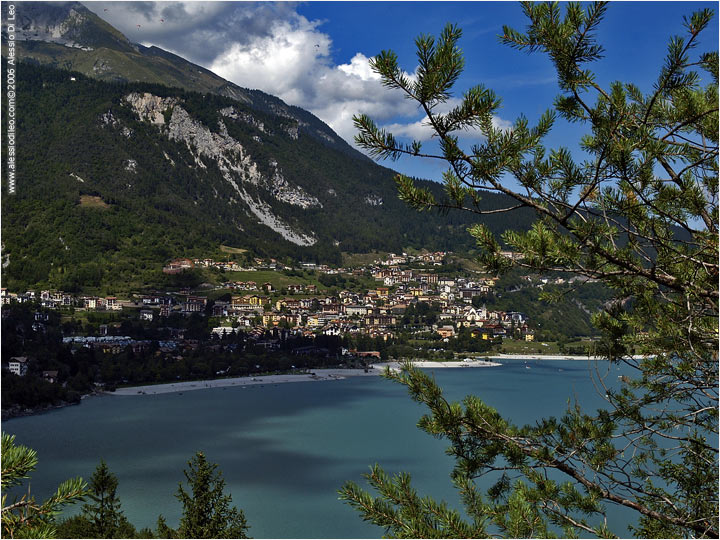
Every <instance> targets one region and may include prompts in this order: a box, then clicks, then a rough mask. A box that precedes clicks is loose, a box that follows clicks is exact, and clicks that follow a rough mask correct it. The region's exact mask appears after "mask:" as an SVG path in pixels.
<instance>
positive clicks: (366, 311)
mask: <svg viewBox="0 0 720 540" xmlns="http://www.w3.org/2000/svg"><path fill="white" fill-rule="evenodd" d="M446 255H447V254H446V253H444V252H437V253H429V254H423V255H416V256H413V255H408V254H406V253H403V254H401V255H396V254H389V255H388V257H387V258H385V259H382V260H376V261H374V263H372V264H370V265H368V266H365V267H359V268H330V267H328V266H326V265H316V264H309V263H306V264H303V267H304V268H305V269H308V270H314V271H316V272H317V273H319V274H325V275H336V274H348V275H363V274H365V275H367V274H369V275H371V276H372V277H373V278H374V280H375V282H376V283H377V286H376V287H374V288H371V289H368V290H366V291H364V292H356V291H350V290H340V291H338V293H337V294H336V295H328V294H323V293H324V292H326V291H322V290H320V289H319V288H318V287H317V286H316V285H311V284H302V283H297V284H289V285H287V286H286V287H283V288H282V289H281V290H277V289H276V288H275V287H273V285H272V284H271V283H269V282H264V283H258V282H256V281H252V280H248V281H226V282H223V283H222V284H220V285H218V286H217V287H216V289H224V290H227V291H230V293H231V296H230V298H229V299H228V300H215V301H209V300H208V296H207V290H206V291H204V294H200V293H198V292H197V291H191V290H189V289H185V290H180V291H177V292H170V291H157V292H154V293H152V294H144V295H138V296H133V297H130V298H118V297H115V296H106V297H100V296H76V295H73V294H70V293H65V292H63V291H49V290H43V291H39V292H36V291H26V292H24V293H13V292H8V291H7V290H6V289H2V296H1V298H2V304H3V305H7V304H10V303H12V302H19V303H22V302H31V301H36V302H38V303H39V305H40V306H41V307H44V308H49V309H62V308H73V310H74V311H78V310H80V311H82V310H86V311H127V312H129V313H132V312H134V313H135V314H136V317H137V318H138V319H139V320H143V321H152V320H155V319H157V318H163V317H168V316H170V315H171V314H174V313H180V314H183V315H190V314H193V313H198V314H201V315H207V316H208V317H212V318H213V320H218V319H219V320H220V322H221V323H222V324H221V325H218V326H216V327H213V328H212V329H211V335H213V336H217V337H221V336H222V335H223V334H230V333H236V332H237V331H239V330H240V329H243V330H246V331H247V330H251V329H255V328H258V327H260V328H264V329H272V328H274V327H281V328H283V329H286V330H289V331H291V332H294V333H302V334H304V335H316V334H324V335H333V336H342V335H345V334H357V333H362V334H367V335H368V336H370V337H373V338H375V337H381V338H383V339H384V340H387V339H388V338H392V337H395V336H396V334H397V332H398V330H399V328H400V327H401V326H402V317H403V315H404V314H405V313H406V311H407V309H408V307H409V306H415V305H417V304H418V303H421V302H424V303H427V304H429V305H432V306H435V307H436V309H437V310H438V313H437V317H436V322H434V323H433V324H431V325H427V326H425V327H421V328H414V329H413V330H414V331H415V332H437V334H439V335H440V336H441V337H442V338H443V339H445V340H446V341H447V340H449V339H450V338H452V337H454V336H455V335H456V333H457V332H458V331H459V330H460V329H461V328H463V327H464V328H470V329H471V330H472V333H473V337H478V338H480V339H484V340H497V339H498V338H499V339H502V338H504V337H507V336H509V335H511V334H512V337H517V338H523V339H526V340H528V341H531V340H532V339H533V335H534V331H533V330H532V329H531V327H530V326H529V325H528V322H529V321H528V320H527V317H526V316H525V315H523V314H522V313H519V312H515V311H510V312H503V311H489V310H487V309H486V308H485V307H484V306H474V305H473V299H475V298H482V297H483V296H486V295H488V294H490V293H491V292H492V290H493V287H494V285H495V281H496V280H495V279H494V278H489V277H488V278H470V277H464V276H456V277H446V276H441V275H439V274H438V273H435V272H434V271H433V268H436V267H439V266H441V265H442V261H443V259H444V258H445V257H446ZM412 263H420V264H424V265H425V266H426V268H425V269H423V270H417V269H411V268H406V266H407V265H408V264H412ZM195 267H200V268H202V267H205V268H208V267H215V268H219V269H222V270H227V271H257V270H268V269H269V270H273V271H280V270H283V269H288V270H289V268H287V267H283V266H282V265H280V264H279V263H277V262H276V261H274V260H269V261H263V260H262V259H256V260H255V265H253V266H251V267H249V268H243V267H241V266H240V265H238V264H237V263H235V262H219V261H214V260H212V259H176V260H173V261H171V262H170V263H168V264H167V265H166V266H165V267H164V268H163V272H165V273H179V272H182V271H184V270H187V269H190V268H195ZM475 304H477V302H475ZM36 327H37V328H38V329H39V328H42V321H38V322H37V325H36ZM101 333H102V334H103V335H105V336H112V329H111V328H109V327H108V326H107V325H104V326H102V327H101ZM66 339H68V340H76V339H79V338H77V337H74V336H67V337H66ZM110 341H112V340H111V339H107V338H106V339H104V340H102V341H100V343H108V342H110Z"/></svg>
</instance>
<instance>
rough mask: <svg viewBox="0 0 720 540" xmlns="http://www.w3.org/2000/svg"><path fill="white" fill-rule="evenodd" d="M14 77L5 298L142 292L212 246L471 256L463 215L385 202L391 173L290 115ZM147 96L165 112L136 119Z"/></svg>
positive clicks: (55, 75) (129, 88)
mask: <svg viewBox="0 0 720 540" xmlns="http://www.w3.org/2000/svg"><path fill="white" fill-rule="evenodd" d="M17 73H18V91H17V95H18V102H17V107H18V111H19V114H18V125H17V130H18V138H17V152H18V156H17V158H18V173H17V189H16V193H15V194H14V195H8V194H7V191H5V196H4V197H3V201H2V211H3V214H2V215H3V217H2V228H3V230H2V232H3V243H4V250H3V257H4V259H3V260H4V263H5V264H4V269H3V274H4V275H3V278H4V280H3V282H4V284H5V285H6V286H8V287H10V288H11V289H21V288H24V287H36V286H37V287H39V286H48V287H57V288H59V289H62V290H69V291H72V290H78V289H79V288H83V287H100V286H104V287H106V286H107V285H108V284H113V283H119V282H122V283H129V282H137V283H151V282H152V281H153V280H154V279H156V278H157V276H158V275H159V271H160V268H161V266H162V264H163V263H165V262H167V260H168V259H171V258H174V257H179V256H203V255H207V253H208V252H211V251H213V250H216V249H217V247H218V246H219V245H220V244H225V245H231V246H236V247H240V248H245V249H249V250H250V251H251V252H252V253H255V254H258V255H265V256H275V257H290V258H293V259H298V260H317V261H324V262H334V263H339V262H340V253H341V251H344V252H365V251H368V250H371V249H379V250H386V251H399V250H401V249H403V248H404V247H408V246H412V247H424V248H430V249H449V250H463V249H468V248H470V247H471V246H472V239H471V238H470V236H469V235H468V234H467V232H466V228H467V226H468V225H469V223H470V220H469V218H468V217H466V216H463V215H458V214H453V215H447V216H444V215H441V214H439V213H426V214H417V213H416V212H414V211H412V210H411V209H409V208H407V207H406V206H405V204H404V203H403V202H402V201H400V200H399V199H398V198H397V194H396V187H395V184H394V182H393V180H392V177H393V171H391V170H389V169H386V168H383V167H380V166H378V165H376V164H374V163H373V162H371V161H370V160H368V159H366V158H364V157H361V156H360V155H359V154H358V156H359V157H353V156H352V155H350V154H349V153H347V152H344V151H342V150H337V149H333V148H330V147H328V146H327V145H325V144H322V143H321V142H319V140H318V139H317V138H315V137H310V136H305V135H303V133H302V132H298V131H297V122H296V121H295V120H293V119H292V118H287V117H285V116H278V115H274V114H271V113H269V112H262V111H259V110H257V109H256V108H254V107H253V106H252V105H250V104H243V103H240V102H238V101H236V100H233V99H231V98H228V97H223V96H219V95H215V94H200V93H195V92H189V91H186V90H182V89H177V88H169V87H165V86H161V85H154V84H147V83H127V82H114V83H110V82H104V81H98V80H95V79H91V78H88V77H85V76H83V75H81V74H79V73H70V72H67V71H65V70H61V69H54V68H50V67H45V66H39V65H34V64H27V63H20V64H19V65H18V66H17ZM129 96H135V97H136V99H135V101H134V102H132V103H131V102H129V101H128V100H129V99H131V98H130V97H129ZM148 96H150V97H148ZM147 100H150V101H147ZM146 102H147V103H146ZM151 102H152V103H154V104H155V105H156V106H158V107H165V105H163V104H170V103H172V104H173V105H172V106H170V105H168V106H167V107H165V108H163V109H162V110H160V109H158V110H156V111H155V112H154V113H153V112H152V111H150V112H148V111H145V112H143V111H142V110H141V108H142V107H143V106H144V105H143V104H145V105H147V104H148V103H151ZM147 106H148V107H150V105H147ZM148 110H149V109H148ZM152 114H156V115H157V117H151V115H152ZM144 115H145V116H144ZM148 115H150V116H148ZM5 150H6V149H5V148H3V151H5ZM5 162H6V160H5V159H3V164H5ZM423 184H425V185H427V186H428V187H429V188H430V189H432V190H433V191H435V192H436V193H437V194H438V196H441V195H442V190H441V186H440V185H439V184H435V183H433V182H424V183H423ZM4 188H5V190H6V189H7V186H4ZM485 203H486V204H487V205H488V207H495V206H499V205H500V204H502V203H503V200H502V199H501V198H500V197H498V196H495V195H493V194H490V193H488V194H487V196H486V198H485ZM273 219H274V220H276V221H273ZM530 219H531V216H530V215H527V214H519V213H518V214H517V215H516V216H515V217H508V216H502V217H500V218H498V219H496V220H495V221H489V222H488V224H489V226H490V227H491V228H492V229H494V230H497V231H502V230H504V229H505V228H506V227H507V226H508V224H510V223H511V224H512V226H513V227H516V228H519V227H523V226H524V225H525V224H526V223H529V221H530ZM277 231H280V233H278V232H277ZM302 235H304V236H302ZM298 238H300V239H298ZM303 238H304V239H305V240H302V239H303Z"/></svg>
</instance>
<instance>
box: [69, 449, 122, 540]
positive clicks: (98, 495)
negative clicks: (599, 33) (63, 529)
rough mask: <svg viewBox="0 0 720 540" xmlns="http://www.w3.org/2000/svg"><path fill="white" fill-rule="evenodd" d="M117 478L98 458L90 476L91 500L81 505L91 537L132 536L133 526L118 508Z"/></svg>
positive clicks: (89, 495)
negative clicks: (98, 463) (98, 461)
mask: <svg viewBox="0 0 720 540" xmlns="http://www.w3.org/2000/svg"><path fill="white" fill-rule="evenodd" d="M117 487H118V480H117V477H116V476H115V475H114V474H113V473H111V472H110V470H109V469H108V466H107V464H106V463H105V461H104V460H102V459H101V460H100V465H98V466H97V468H96V469H95V472H94V473H93V475H92V477H91V478H90V493H89V494H88V498H89V499H90V501H91V502H89V503H86V504H84V505H83V509H82V517H84V518H85V519H86V520H87V521H88V523H89V525H90V527H89V529H90V530H89V532H90V533H91V534H90V535H89V537H91V538H133V537H134V536H135V528H134V527H133V526H132V525H131V524H130V523H129V522H128V520H127V518H126V517H125V515H124V514H123V512H122V510H121V509H120V499H119V498H118V496H117Z"/></svg>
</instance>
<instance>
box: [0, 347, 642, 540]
mask: <svg viewBox="0 0 720 540" xmlns="http://www.w3.org/2000/svg"><path fill="white" fill-rule="evenodd" d="M527 365H528V366H529V367H530V369H526V367H525V364H524V363H523V362H522V361H509V362H507V363H505V364H504V365H503V366H501V367H497V368H476V369H471V368H458V369H438V370H434V375H435V377H436V379H437V381H438V383H439V384H440V385H441V386H442V387H443V388H444V390H445V393H446V396H447V397H449V398H450V399H452V400H460V399H462V397H464V396H465V395H467V394H476V395H478V396H480V397H481V398H483V399H484V400H485V401H486V402H487V403H489V404H490V405H492V406H494V407H496V408H498V409H499V410H500V411H501V412H502V413H504V414H505V416H506V417H509V418H510V419H512V420H513V421H514V422H517V423H521V424H524V423H530V422H534V421H535V420H537V419H539V418H541V417H543V416H551V415H555V416H560V415H562V413H563V412H564V410H565V407H566V405H567V400H568V398H577V399H578V400H580V402H581V403H582V404H583V406H584V407H585V408H587V409H588V410H594V409H595V408H597V407H600V406H602V404H603V402H604V400H603V397H604V391H602V390H598V387H597V385H596V383H593V380H592V378H591V377H590V372H591V370H592V371H595V370H596V369H597V371H598V372H599V373H600V374H606V375H607V379H606V381H607V382H608V384H613V385H614V384H616V381H617V377H618V375H619V374H621V373H622V371H619V370H618V368H617V367H615V366H609V365H608V364H606V363H597V364H596V363H594V362H593V363H592V364H589V363H588V362H582V361H576V362H570V361H528V363H527ZM424 412H425V411H424V408H423V407H422V406H421V405H418V404H416V403H414V402H413V401H412V400H411V399H410V398H409V397H408V395H407V392H406V390H405V387H403V386H401V385H399V384H396V383H393V382H390V381H387V380H385V379H383V378H381V377H356V378H348V379H345V380H339V381H321V382H306V383H288V384H279V385H273V384H268V385H264V386H248V387H246V388H238V387H233V388H217V389H208V390H197V391H191V392H184V393H183V394H182V395H179V394H177V393H174V394H164V395H146V396H102V397H93V398H89V399H86V400H84V401H83V403H82V404H81V405H79V406H75V407H66V408H64V409H58V410H55V411H52V412H48V413H45V414H41V415H36V416H31V417H25V418H17V419H13V420H8V421H5V422H3V428H2V429H3V431H5V432H7V433H11V434H15V435H16V436H17V442H18V443H20V444H25V445H27V446H30V447H32V448H35V449H36V450H37V451H38V455H39V459H40V464H39V467H38V469H37V471H36V472H35V473H34V474H33V476H32V479H31V487H32V491H33V493H35V494H36V495H37V496H40V497H45V496H47V495H48V494H49V493H50V492H51V490H52V489H53V487H54V486H57V485H58V484H59V483H60V482H61V481H63V480H65V479H67V478H69V477H71V476H76V475H80V476H83V477H84V478H86V479H87V478H89V477H90V476H91V474H92V472H93V470H94V469H95V467H96V466H97V464H98V462H99V460H100V458H103V459H104V460H105V461H106V462H107V464H108V466H109V468H110V470H111V471H113V472H114V473H115V474H116V475H117V477H118V480H119V489H118V494H119V496H120V499H121V501H122V507H123V510H124V511H125V514H126V515H127V517H128V518H129V519H130V521H131V522H132V523H133V524H135V525H136V526H137V527H145V526H150V527H153V528H154V526H155V522H156V520H157V517H158V515H159V514H163V515H164V516H165V517H166V518H167V520H168V523H169V524H170V525H171V526H176V525H177V522H178V520H179V517H180V513H181V508H180V503H179V502H178V501H177V500H176V499H175V497H174V494H175V492H176V490H177V485H178V482H180V481H181V480H184V476H183V473H182V471H183V469H184V468H185V466H186V462H187V460H188V459H189V458H190V457H191V456H192V455H193V454H194V453H195V452H196V451H197V450H202V451H203V452H204V453H205V455H206V456H207V457H208V459H209V461H211V462H215V463H218V464H219V467H220V469H221V470H222V471H223V474H224V477H225V480H226V482H227V484H226V491H227V492H230V493H231V494H232V496H233V503H234V504H235V505H237V506H238V508H242V509H243V510H244V512H245V515H246V516H247V519H248V522H249V524H250V525H251V529H250V532H249V534H250V535H251V536H253V537H255V538H379V537H381V536H382V535H383V530H382V529H381V528H379V527H376V526H374V525H371V524H368V523H364V522H363V521H362V520H361V519H360V517H359V514H357V513H356V512H355V511H354V510H353V509H352V508H350V507H349V506H348V505H347V504H344V503H342V502H340V501H339V500H338V495H337V490H338V489H339V488H340V486H341V485H342V484H343V483H344V482H345V481H347V480H353V481H355V482H357V483H359V484H360V485H361V486H365V482H364V479H363V478H362V474H363V473H365V472H367V471H368V468H369V466H370V465H372V464H373V463H376V462H377V463H379V464H380V465H382V466H383V468H384V469H385V470H386V471H387V472H389V473H395V472H400V471H406V472H409V473H410V474H411V475H412V477H413V483H414V485H415V487H416V489H417V490H418V492H419V493H420V494H422V495H425V494H427V495H432V496H433V497H434V498H436V499H444V500H446V501H447V502H449V503H451V504H453V505H454V506H456V507H457V506H458V505H457V504H456V503H457V501H458V497H457V495H456V493H455V490H454V489H453V487H452V485H451V483H450V480H449V473H450V471H451V469H452V465H453V461H452V459H451V458H449V457H448V456H446V455H445V454H444V449H445V448H446V446H447V442H446V441H441V440H436V439H433V438H432V437H430V436H428V435H426V434H425V433H424V432H422V431H420V430H419V429H418V428H417V427H416V423H417V421H418V419H419V418H420V416H421V415H422V414H423V413H424ZM608 511H609V513H612V512H615V513H616V515H617V516H618V517H617V519H618V520H619V521H620V522H622V523H623V524H625V523H627V519H628V518H627V516H626V513H625V512H623V511H622V510H620V511H619V512H618V511H617V510H613V509H608ZM614 530H615V531H616V532H617V533H619V534H620V535H621V536H623V533H625V534H624V535H627V533H626V530H625V529H624V527H623V528H622V529H621V528H614Z"/></svg>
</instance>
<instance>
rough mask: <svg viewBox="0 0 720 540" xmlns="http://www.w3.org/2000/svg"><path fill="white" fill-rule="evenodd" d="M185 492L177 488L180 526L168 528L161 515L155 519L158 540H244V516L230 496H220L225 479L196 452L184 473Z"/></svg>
mask: <svg viewBox="0 0 720 540" xmlns="http://www.w3.org/2000/svg"><path fill="white" fill-rule="evenodd" d="M184 473H185V478H186V480H187V489H186V488H185V487H183V485H182V483H181V484H180V485H179V486H178V492H177V494H176V497H177V499H178V500H179V501H180V502H181V503H182V505H183V513H182V517H181V518H180V526H179V527H178V528H177V530H174V529H172V528H170V527H169V526H168V525H167V523H166V521H165V518H164V517H163V516H160V517H159V518H158V524H157V536H158V537H159V538H248V536H247V531H248V528H249V526H248V524H247V521H246V520H245V514H244V513H243V511H242V510H238V509H237V508H236V507H234V506H233V507H231V506H230V504H231V503H232V496H231V495H225V494H224V493H223V491H224V489H225V480H224V479H223V477H222V473H221V472H220V471H218V470H217V465H216V464H214V463H208V461H207V458H206V457H205V454H203V453H202V452H197V453H196V454H195V456H193V458H192V459H191V460H190V461H188V469H186V470H185V471H184Z"/></svg>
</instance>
